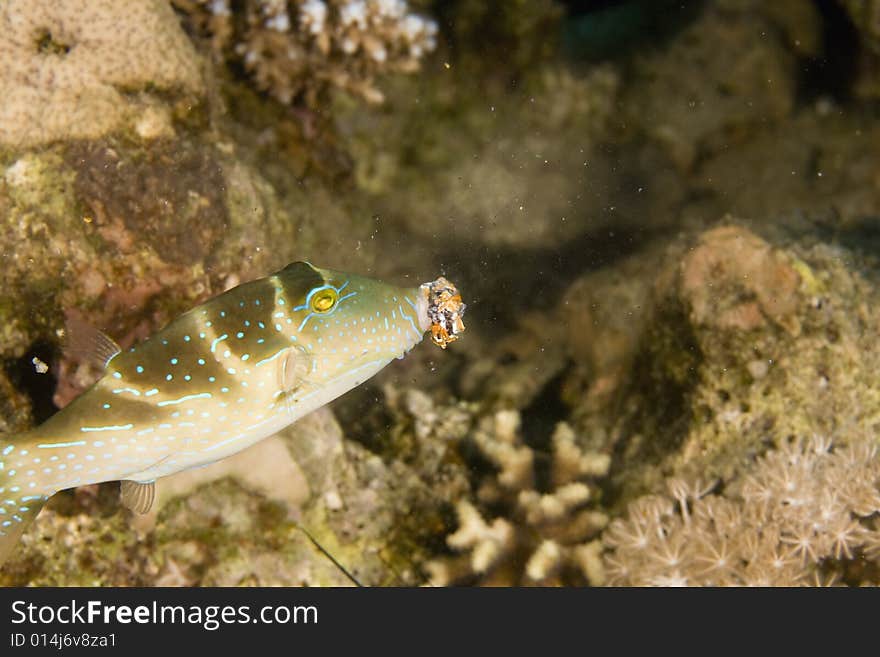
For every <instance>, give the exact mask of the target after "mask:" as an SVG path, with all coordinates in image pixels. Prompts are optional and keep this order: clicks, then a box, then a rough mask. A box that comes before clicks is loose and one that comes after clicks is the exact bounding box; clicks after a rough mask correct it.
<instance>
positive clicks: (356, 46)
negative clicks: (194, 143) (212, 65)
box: [173, 0, 437, 108]
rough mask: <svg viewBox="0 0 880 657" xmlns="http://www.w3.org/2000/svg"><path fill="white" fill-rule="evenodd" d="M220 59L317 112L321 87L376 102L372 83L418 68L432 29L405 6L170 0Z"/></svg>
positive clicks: (384, 0) (311, 0) (431, 42)
mask: <svg viewBox="0 0 880 657" xmlns="http://www.w3.org/2000/svg"><path fill="white" fill-rule="evenodd" d="M173 2H174V5H175V6H176V7H177V8H178V9H179V10H180V11H181V12H183V13H184V14H185V15H186V16H187V17H188V20H189V22H190V24H191V25H193V26H194V29H195V31H196V32H198V33H200V34H202V35H204V36H206V37H209V38H210V42H211V45H212V48H213V50H214V52H215V53H216V55H217V56H218V57H220V58H221V59H224V60H227V61H229V62H232V63H237V64H241V65H242V66H243V67H244V68H245V70H246V71H247V72H248V73H249V74H250V75H251V76H252V77H253V79H254V82H255V84H256V85H257V87H258V88H259V89H261V90H263V91H265V92H267V93H269V94H270V95H271V96H272V97H273V98H275V99H276V100H278V101H280V102H281V103H284V104H291V103H294V104H298V105H302V106H306V107H310V108H317V107H318V105H319V102H318V101H319V99H322V98H323V94H324V92H325V91H326V90H327V89H330V88H334V89H342V90H345V91H348V92H350V93H353V94H356V95H358V96H360V97H362V98H364V99H365V100H367V101H369V102H374V103H376V102H381V101H382V99H383V96H382V92H381V91H380V90H379V89H378V87H377V86H376V83H375V79H376V77H377V76H378V75H380V74H384V73H391V72H412V71H415V70H417V68H418V64H419V60H420V59H421V58H422V57H423V56H424V55H426V54H427V53H429V52H431V51H432V50H434V48H435V47H436V35H437V25H436V23H434V21H432V20H430V19H429V18H426V17H423V16H420V15H418V14H414V13H411V12H410V10H409V6H408V4H407V2H406V0H296V1H294V2H287V1H286V0H247V2H245V3H244V7H243V9H242V10H241V12H240V13H239V12H238V10H237V11H236V13H235V14H233V12H232V9H231V7H230V3H229V1H228V0H173Z"/></svg>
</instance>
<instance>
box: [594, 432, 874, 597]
mask: <svg viewBox="0 0 880 657" xmlns="http://www.w3.org/2000/svg"><path fill="white" fill-rule="evenodd" d="M878 482H880V459H878V458H877V445H876V443H875V442H874V441H873V440H872V439H864V440H860V441H856V442H853V443H851V444H849V445H843V444H836V443H834V442H833V441H831V440H829V439H828V438H825V437H814V438H812V439H809V440H792V441H789V442H786V443H785V444H783V445H782V446H780V447H779V448H778V449H775V450H772V451H770V452H768V453H767V454H765V455H764V456H762V457H761V458H760V459H758V462H757V464H756V466H755V468H754V469H753V470H752V471H751V472H750V473H749V474H748V475H746V476H745V477H744V478H743V479H742V480H741V481H738V482H733V483H731V484H730V485H729V486H727V487H726V489H725V491H724V493H723V494H720V493H710V490H711V489H712V488H714V485H710V486H704V485H700V484H687V483H685V482H684V481H682V480H678V479H673V480H669V481H668V482H667V485H668V489H669V493H668V495H649V496H645V497H642V498H639V499H638V500H636V501H635V502H633V503H632V504H630V507H629V514H628V517H627V518H626V519H620V520H615V521H614V522H612V523H611V524H610V525H609V527H608V529H607V531H606V532H605V533H604V536H603V540H604V543H605V544H606V546H608V547H609V548H611V551H610V552H609V553H608V554H607V555H606V557H605V561H606V565H607V568H608V573H609V575H610V581H611V583H614V584H621V585H623V584H631V585H661V586H663V585H675V584H678V585H688V586H695V585H710V586H719V585H721V586H724V585H757V586H774V585H776V586H791V585H796V584H812V583H815V582H816V581H823V580H824V581H834V580H837V579H841V580H843V581H852V580H853V578H856V580H858V574H855V575H853V574H851V573H850V571H849V566H851V565H852V564H853V563H854V562H855V561H854V560H856V557H859V558H860V559H861V560H862V561H863V563H864V561H874V562H875V563H876V562H877V561H878V559H880V527H878V523H877V517H878V514H880V490H878Z"/></svg>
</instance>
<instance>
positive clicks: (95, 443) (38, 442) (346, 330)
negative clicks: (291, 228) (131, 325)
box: [0, 262, 431, 563]
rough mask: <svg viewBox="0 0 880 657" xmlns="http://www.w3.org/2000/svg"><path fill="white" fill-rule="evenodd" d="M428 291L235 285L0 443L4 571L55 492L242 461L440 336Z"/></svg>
mask: <svg viewBox="0 0 880 657" xmlns="http://www.w3.org/2000/svg"><path fill="white" fill-rule="evenodd" d="M425 288H426V286H422V287H421V288H419V287H412V288H402V287H395V286H391V285H387V284H385V283H382V282H379V281H375V280H372V279H369V278H365V277H362V276H356V275H351V274H346V273H343V272H337V271H332V270H326V269H319V268H316V267H313V266H312V265H310V264H308V263H304V262H296V263H293V264H291V265H288V266H287V267H285V268H284V269H282V270H281V271H279V272H277V273H275V274H273V275H271V276H268V277H266V278H263V279H259V280H256V281H253V282H250V283H245V284H243V285H240V286H238V287H236V288H233V289H231V290H229V291H227V292H225V293H223V294H221V295H219V296H217V297H215V298H213V299H211V300H209V301H207V302H206V303H204V304H202V305H200V306H198V307H196V308H193V309H192V310H190V311H189V312H187V313H185V314H183V315H181V316H180V317H178V318H177V319H175V320H174V321H172V322H171V323H170V324H169V325H167V326H166V327H165V328H164V329H162V330H161V331H160V332H158V333H157V334H155V335H154V336H152V337H151V338H149V339H148V340H145V341H144V342H142V343H141V344H138V345H136V346H134V347H132V348H131V349H128V350H126V351H118V348H115V345H114V344H113V343H112V342H111V341H109V339H106V340H107V341H108V342H109V344H110V345H111V347H110V348H108V349H106V351H107V355H109V359H108V360H107V362H106V371H105V374H104V375H103V377H102V378H101V379H100V380H99V381H98V382H97V383H95V384H94V385H93V386H92V387H91V388H89V389H88V390H87V391H86V392H84V393H83V394H82V395H80V396H79V397H77V398H76V399H75V400H74V401H73V402H71V403H70V404H69V405H68V406H66V407H65V408H64V409H62V410H61V411H59V412H58V413H56V414H55V415H54V416H53V417H51V418H50V419H48V420H47V421H46V422H44V423H43V424H41V425H40V426H38V427H36V428H35V429H33V430H31V431H29V432H27V433H24V434H21V435H19V436H16V437H14V438H12V439H6V440H4V438H3V437H0V563H2V561H3V559H4V558H5V556H6V555H7V554H8V552H9V551H10V550H11V549H12V546H13V545H14V543H15V541H16V540H17V538H18V536H19V535H20V534H21V533H22V532H23V530H24V527H25V526H26V524H27V523H28V521H29V520H30V519H32V518H33V517H35V516H36V514H37V513H38V512H39V509H40V508H41V506H42V504H43V503H44V502H45V501H46V500H47V499H48V498H49V497H50V496H51V495H53V494H54V493H56V492H57V491H60V490H63V489H66V488H72V487H76V486H82V485H86V484H93V483H99V482H105V481H115V480H121V481H122V482H123V488H122V490H123V500H124V501H126V500H125V498H126V496H128V497H129V499H128V501H127V503H129V505H130V506H132V507H133V508H136V509H137V510H140V511H142V512H143V511H145V510H147V509H148V508H149V505H150V504H151V502H152V495H153V489H152V484H153V482H154V481H155V480H156V479H158V478H160V477H164V476H167V475H170V474H173V473H175V472H179V471H181V470H186V469H189V468H194V467H199V466H202V465H206V464H209V463H212V462H214V461H217V460H220V459H222V458H224V457H226V456H229V455H231V454H235V453H236V452H239V451H241V450H243V449H245V448H247V447H249V446H250V445H252V444H254V443H255V442H257V441H259V440H261V439H263V438H266V437H268V436H270V435H272V434H274V433H276V432H277V431H279V430H280V429H282V428H284V427H286V426H288V425H289V424H291V423H293V422H295V421H296V420H297V419H299V418H301V417H303V416H304V415H306V414H307V413H309V412H311V411H313V410H315V409H316V408H319V407H320V406H323V405H324V404H326V403H327V402H329V401H331V400H333V399H335V398H336V397H338V396H340V395H341V394H343V393H344V392H346V391H347V390H350V389H351V388H353V387H355V386H357V385H359V384H360V383H362V382H363V381H365V380H366V379H368V378H369V377H371V376H372V375H374V374H375V373H377V372H378V371H379V370H381V369H382V368H383V367H384V366H385V365H387V364H388V363H389V362H391V361H392V360H394V359H395V358H402V357H403V356H404V355H405V354H406V352H407V351H409V350H410V349H412V348H413V347H414V346H415V345H416V344H417V343H418V342H419V341H420V340H421V339H422V336H423V335H424V333H425V332H426V331H427V330H429V329H430V327H431V323H430V319H429V318H428V307H427V306H428V303H429V301H428V296H427V294H426V293H425V292H424V289H425Z"/></svg>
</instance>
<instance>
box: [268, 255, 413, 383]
mask: <svg viewBox="0 0 880 657" xmlns="http://www.w3.org/2000/svg"><path fill="white" fill-rule="evenodd" d="M279 276H280V277H281V279H282V283H284V287H285V289H286V290H287V293H288V296H289V297H290V298H289V303H291V304H292V305H293V307H292V311H293V320H294V321H293V322H292V324H291V329H292V330H293V331H295V335H294V337H295V338H296V340H295V342H296V344H297V346H298V349H300V350H301V352H302V354H303V355H304V359H305V360H306V361H307V362H308V367H307V368H301V373H300V376H301V378H304V379H306V380H307V381H308V382H309V383H311V384H315V385H321V386H326V385H331V384H333V383H334V382H337V381H340V382H341V381H343V380H344V381H346V382H349V383H350V384H351V386H354V385H357V384H358V383H359V382H361V381H363V380H364V379H365V378H367V377H369V376H372V374H374V373H375V372H377V371H378V370H379V369H381V368H382V367H384V366H385V365H387V364H388V363H389V362H390V361H392V360H394V359H395V358H403V356H404V355H405V354H406V353H407V352H408V351H409V350H410V349H412V348H413V347H414V346H415V345H416V344H418V343H419V342H420V341H421V340H422V337H423V336H424V334H425V332H426V331H428V330H429V329H430V321H429V319H428V315H427V306H426V301H425V299H424V296H425V295H424V294H421V293H420V288H419V286H413V287H399V286H396V285H390V284H388V283H384V282H382V281H379V280H375V279H372V278H368V277H366V276H360V275H357V274H349V273H347V272H342V271H336V270H331V269H320V268H317V267H313V266H312V265H309V264H307V263H294V264H293V265H290V266H289V267H287V268H286V269H284V270H282V271H281V272H280V273H279ZM285 277H287V280H285Z"/></svg>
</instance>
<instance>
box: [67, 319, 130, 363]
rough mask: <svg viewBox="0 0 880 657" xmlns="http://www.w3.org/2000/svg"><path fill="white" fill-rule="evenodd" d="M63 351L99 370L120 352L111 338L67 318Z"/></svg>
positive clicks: (78, 320) (84, 324) (83, 323)
mask: <svg viewBox="0 0 880 657" xmlns="http://www.w3.org/2000/svg"><path fill="white" fill-rule="evenodd" d="M64 349H65V351H67V352H69V353H71V354H73V355H75V356H76V357H77V358H80V359H82V360H86V361H88V362H90V363H93V364H95V365H97V366H98V367H101V368H105V367H107V363H109V362H110V359H111V358H113V357H114V356H115V355H116V354H118V353H119V352H120V351H122V349H120V347H119V345H118V344H116V342H115V341H114V340H113V338H111V337H109V336H108V335H106V334H104V333H102V332H101V331H99V330H98V329H96V328H95V327H94V326H92V325H91V324H89V323H88V322H84V321H83V320H81V319H77V318H75V317H68V318H67V321H65V323H64Z"/></svg>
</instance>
